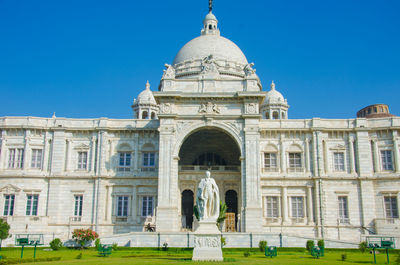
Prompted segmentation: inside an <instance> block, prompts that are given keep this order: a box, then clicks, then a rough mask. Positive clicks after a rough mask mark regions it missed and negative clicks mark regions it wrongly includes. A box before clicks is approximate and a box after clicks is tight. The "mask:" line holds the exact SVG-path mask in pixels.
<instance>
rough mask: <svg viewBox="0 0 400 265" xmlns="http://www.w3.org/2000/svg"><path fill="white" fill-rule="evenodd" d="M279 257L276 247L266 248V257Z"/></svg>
mask: <svg viewBox="0 0 400 265" xmlns="http://www.w3.org/2000/svg"><path fill="white" fill-rule="evenodd" d="M277 255H278V252H277V251H276V247H275V246H270V247H265V256H266V257H270V258H272V257H276V256H277Z"/></svg>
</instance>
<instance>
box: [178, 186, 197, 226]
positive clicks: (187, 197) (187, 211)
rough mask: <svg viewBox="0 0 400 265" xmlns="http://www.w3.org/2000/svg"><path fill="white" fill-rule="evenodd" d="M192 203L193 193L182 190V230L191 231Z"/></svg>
mask: <svg viewBox="0 0 400 265" xmlns="http://www.w3.org/2000/svg"><path fill="white" fill-rule="evenodd" d="M193 202H194V197H193V191H191V190H184V191H183V192H182V205H181V206H182V208H181V212H182V213H181V215H182V228H184V229H192V224H193V206H194V204H193Z"/></svg>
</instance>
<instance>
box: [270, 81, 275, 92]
mask: <svg viewBox="0 0 400 265" xmlns="http://www.w3.org/2000/svg"><path fill="white" fill-rule="evenodd" d="M271 90H275V83H274V80H272V82H271Z"/></svg>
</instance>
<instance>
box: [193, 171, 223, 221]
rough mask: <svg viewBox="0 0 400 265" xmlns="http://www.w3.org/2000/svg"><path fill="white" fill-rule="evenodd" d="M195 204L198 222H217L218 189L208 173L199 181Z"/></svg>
mask: <svg viewBox="0 0 400 265" xmlns="http://www.w3.org/2000/svg"><path fill="white" fill-rule="evenodd" d="M196 197H197V198H196V204H197V208H198V211H199V218H200V221H203V220H204V221H217V219H218V216H219V189H218V186H217V184H216V183H215V180H214V179H213V178H211V173H210V171H208V170H207V171H206V178H203V179H201V181H200V184H199V187H198V188H197V196H196Z"/></svg>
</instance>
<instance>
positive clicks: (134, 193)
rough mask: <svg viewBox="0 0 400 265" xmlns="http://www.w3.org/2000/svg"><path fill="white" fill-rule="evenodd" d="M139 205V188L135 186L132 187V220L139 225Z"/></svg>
mask: <svg viewBox="0 0 400 265" xmlns="http://www.w3.org/2000/svg"><path fill="white" fill-rule="evenodd" d="M137 205H138V196H137V186H136V185H133V186H132V220H133V221H134V223H137V221H138V220H137V219H138V218H137V217H138V215H139V214H138V209H137Z"/></svg>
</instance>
